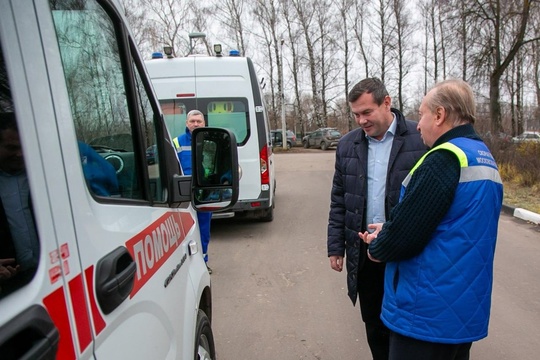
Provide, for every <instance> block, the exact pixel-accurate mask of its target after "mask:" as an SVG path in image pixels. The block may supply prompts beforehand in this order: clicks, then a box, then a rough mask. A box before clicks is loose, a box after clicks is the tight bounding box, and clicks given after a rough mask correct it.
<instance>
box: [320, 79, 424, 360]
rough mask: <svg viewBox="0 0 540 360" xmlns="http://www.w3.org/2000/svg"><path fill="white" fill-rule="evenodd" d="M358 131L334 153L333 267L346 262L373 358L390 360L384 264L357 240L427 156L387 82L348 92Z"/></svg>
mask: <svg viewBox="0 0 540 360" xmlns="http://www.w3.org/2000/svg"><path fill="white" fill-rule="evenodd" d="M348 100H349V105H350V108H351V111H352V113H353V115H354V117H355V120H356V123H357V124H358V125H359V126H360V128H359V129H356V130H353V131H351V132H349V133H348V134H347V135H345V136H344V137H343V138H342V139H341V140H340V142H339V144H338V147H337V150H336V162H335V173H334V179H333V184H332V192H331V204H330V214H329V220H328V256H329V258H330V266H331V268H332V269H334V270H335V271H342V269H343V259H344V257H346V260H347V286H348V295H349V297H350V298H351V300H352V302H353V305H354V304H356V299H357V298H358V299H359V302H360V311H361V315H362V320H363V321H364V323H365V326H366V335H367V340H368V344H369V346H370V349H371V353H372V355H373V359H374V360H386V359H388V329H387V328H386V327H385V326H384V325H383V323H382V322H381V320H380V314H381V304H382V298H383V279H384V264H380V263H375V262H372V261H371V260H369V259H368V258H367V256H366V244H364V243H363V242H362V241H361V239H360V238H359V236H358V233H359V232H364V231H366V230H367V224H371V223H373V222H382V221H384V220H386V218H387V217H388V216H389V214H390V210H391V209H392V208H393V207H394V206H395V205H396V204H397V203H398V201H399V192H400V187H401V182H402V181H403V179H404V178H405V177H406V176H407V173H408V172H409V170H410V169H411V168H412V167H413V166H414V164H415V163H416V161H417V160H418V159H419V158H420V157H421V156H422V155H423V154H424V153H425V151H426V146H425V145H424V144H423V142H422V139H421V138H420V134H419V133H418V131H417V130H416V123H415V122H412V121H409V120H405V117H404V116H403V114H401V112H399V111H398V110H397V109H394V108H392V107H391V105H392V99H391V98H390V96H389V94H388V91H387V90H386V88H385V86H384V84H383V83H382V82H381V81H380V80H379V79H377V78H368V79H364V80H362V81H360V82H359V83H358V84H356V85H355V86H354V87H353V88H352V90H351V91H350V93H349V99H348Z"/></svg>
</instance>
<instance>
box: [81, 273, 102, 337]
mask: <svg viewBox="0 0 540 360" xmlns="http://www.w3.org/2000/svg"><path fill="white" fill-rule="evenodd" d="M84 277H85V278H86V290H87V292H88V298H89V301H90V310H91V311H92V320H93V322H94V332H95V334H96V335H98V334H99V333H100V332H101V331H102V330H103V329H105V325H106V324H105V320H103V317H102V316H101V313H100V312H99V309H98V307H97V302H96V294H94V265H92V266H90V267H89V268H87V269H86V270H85V271H84Z"/></svg>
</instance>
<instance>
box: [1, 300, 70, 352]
mask: <svg viewBox="0 0 540 360" xmlns="http://www.w3.org/2000/svg"><path fill="white" fill-rule="evenodd" d="M59 341H60V333H59V332H58V329H57V328H56V326H55V325H54V323H53V321H52V320H51V317H50V316H49V313H47V310H45V308H44V307H43V306H41V305H32V306H30V307H29V308H28V309H26V310H24V311H23V312H22V313H20V314H18V315H17V316H15V317H14V318H13V319H11V320H10V321H8V322H7V323H6V324H4V325H3V326H2V327H0V349H1V355H0V356H1V357H2V359H4V358H5V359H44V360H45V359H51V360H52V359H55V358H56V352H57V350H58V342H59Z"/></svg>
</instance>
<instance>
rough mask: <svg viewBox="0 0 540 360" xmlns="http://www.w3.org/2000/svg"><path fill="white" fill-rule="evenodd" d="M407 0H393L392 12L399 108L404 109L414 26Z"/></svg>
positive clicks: (411, 59)
mask: <svg viewBox="0 0 540 360" xmlns="http://www.w3.org/2000/svg"><path fill="white" fill-rule="evenodd" d="M407 2H408V1H407V0H393V2H392V14H393V16H394V18H395V24H396V30H395V51H394V54H395V62H396V68H397V83H398V85H397V93H398V103H399V110H400V111H401V112H403V111H404V107H405V99H404V95H403V94H404V91H405V90H404V83H405V80H406V77H407V75H408V74H409V72H410V70H411V67H412V63H413V55H412V51H411V50H412V47H413V46H414V45H413V41H414V40H413V38H412V35H413V32H414V30H415V27H414V25H413V22H412V21H411V14H410V12H409V11H408V9H407V7H406V6H407V5H406V3H407Z"/></svg>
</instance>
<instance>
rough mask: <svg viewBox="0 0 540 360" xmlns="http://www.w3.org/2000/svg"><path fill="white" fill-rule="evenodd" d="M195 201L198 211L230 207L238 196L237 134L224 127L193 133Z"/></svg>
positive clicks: (200, 129)
mask: <svg viewBox="0 0 540 360" xmlns="http://www.w3.org/2000/svg"><path fill="white" fill-rule="evenodd" d="M191 156H192V159H191V161H192V164H193V169H192V183H191V186H192V204H193V207H194V208H195V209H196V210H197V211H218V210H227V209H229V208H231V207H232V206H233V205H234V204H236V201H237V200H238V192H239V190H238V183H239V174H238V150H237V145H236V136H235V135H234V133H233V132H231V131H230V130H228V129H225V128H211V127H205V128H197V129H195V130H193V133H192V143H191Z"/></svg>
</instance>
